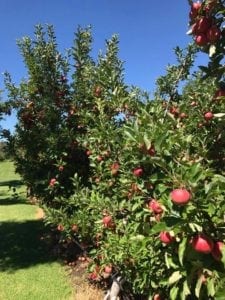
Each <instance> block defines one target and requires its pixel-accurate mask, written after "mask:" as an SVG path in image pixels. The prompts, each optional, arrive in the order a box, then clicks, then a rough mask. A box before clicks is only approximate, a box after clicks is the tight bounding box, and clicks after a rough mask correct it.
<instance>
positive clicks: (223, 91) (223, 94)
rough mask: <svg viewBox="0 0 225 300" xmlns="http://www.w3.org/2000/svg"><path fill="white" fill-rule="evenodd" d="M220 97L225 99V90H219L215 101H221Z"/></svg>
mask: <svg viewBox="0 0 225 300" xmlns="http://www.w3.org/2000/svg"><path fill="white" fill-rule="evenodd" d="M220 97H225V89H219V90H217V91H216V92H215V95H214V97H213V99H214V100H215V101H218V100H220Z"/></svg>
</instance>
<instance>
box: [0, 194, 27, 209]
mask: <svg viewBox="0 0 225 300" xmlns="http://www.w3.org/2000/svg"><path fill="white" fill-rule="evenodd" d="M0 196H1V194H0ZM15 204H27V205H29V204H30V203H28V202H27V201H26V200H25V199H24V198H22V197H17V196H16V197H12V198H10V197H8V198H2V199H1V198H0V206H1V205H15Z"/></svg>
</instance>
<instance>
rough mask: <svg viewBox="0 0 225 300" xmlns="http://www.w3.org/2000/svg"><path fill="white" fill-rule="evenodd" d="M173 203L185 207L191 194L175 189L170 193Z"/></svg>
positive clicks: (184, 190)
mask: <svg viewBox="0 0 225 300" xmlns="http://www.w3.org/2000/svg"><path fill="white" fill-rule="evenodd" d="M170 197H171V200H172V201H173V203H175V204H178V205H185V204H187V203H188V202H189V201H190V199H191V194H190V193H189V192H188V190H186V189H175V190H173V191H172V192H171V193H170Z"/></svg>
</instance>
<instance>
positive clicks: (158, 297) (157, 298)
mask: <svg viewBox="0 0 225 300" xmlns="http://www.w3.org/2000/svg"><path fill="white" fill-rule="evenodd" d="M153 300H162V298H161V297H160V294H155V295H154V296H153Z"/></svg>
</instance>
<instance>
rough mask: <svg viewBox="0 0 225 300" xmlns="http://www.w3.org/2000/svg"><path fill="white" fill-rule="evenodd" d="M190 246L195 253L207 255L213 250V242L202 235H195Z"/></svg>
mask: <svg viewBox="0 0 225 300" xmlns="http://www.w3.org/2000/svg"><path fill="white" fill-rule="evenodd" d="M191 245H192V247H193V248H194V250H195V251H197V252H201V253H205V254H208V253H210V252H212V250H213V241H212V240H211V239H210V238H209V237H207V236H206V235H205V234H203V233H199V234H198V235H196V236H195V237H194V238H193V239H192V241H191Z"/></svg>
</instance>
